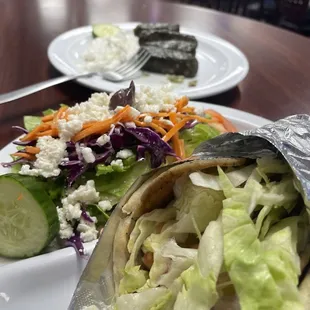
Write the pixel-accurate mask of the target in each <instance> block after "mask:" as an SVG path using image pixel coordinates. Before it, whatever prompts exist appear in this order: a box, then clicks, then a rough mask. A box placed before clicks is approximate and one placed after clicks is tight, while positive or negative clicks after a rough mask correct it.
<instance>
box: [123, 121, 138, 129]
mask: <svg viewBox="0 0 310 310" xmlns="http://www.w3.org/2000/svg"><path fill="white" fill-rule="evenodd" d="M125 126H126V127H127V128H136V127H137V126H136V124H135V123H134V122H127V123H125Z"/></svg>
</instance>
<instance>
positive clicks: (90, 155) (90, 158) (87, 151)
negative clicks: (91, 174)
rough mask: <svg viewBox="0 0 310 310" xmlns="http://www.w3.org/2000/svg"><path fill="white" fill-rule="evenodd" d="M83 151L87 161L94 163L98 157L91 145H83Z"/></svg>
mask: <svg viewBox="0 0 310 310" xmlns="http://www.w3.org/2000/svg"><path fill="white" fill-rule="evenodd" d="M81 152H82V155H83V158H84V160H85V161H86V162H87V163H93V162H95V160H96V157H95V155H94V153H93V151H92V149H91V148H90V147H81Z"/></svg>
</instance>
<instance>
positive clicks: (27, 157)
mask: <svg viewBox="0 0 310 310" xmlns="http://www.w3.org/2000/svg"><path fill="white" fill-rule="evenodd" d="M11 155H12V156H17V157H23V158H26V159H29V160H36V157H35V156H34V155H33V154H28V153H19V152H17V153H13V154H11Z"/></svg>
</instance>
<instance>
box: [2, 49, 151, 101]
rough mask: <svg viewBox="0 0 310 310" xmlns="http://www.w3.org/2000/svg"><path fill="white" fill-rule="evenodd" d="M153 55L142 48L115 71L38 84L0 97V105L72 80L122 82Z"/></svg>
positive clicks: (63, 77)
mask: <svg viewBox="0 0 310 310" xmlns="http://www.w3.org/2000/svg"><path fill="white" fill-rule="evenodd" d="M150 57H151V55H150V54H149V52H148V51H147V50H145V49H143V48H140V49H139V51H138V52H137V54H135V55H134V56H133V57H132V58H130V59H129V60H128V61H127V62H125V63H123V64H122V65H120V66H118V67H117V68H115V69H113V71H107V72H90V73H82V74H74V75H66V76H61V77H58V78H55V79H51V80H47V81H44V82H40V83H37V84H33V85H30V86H27V87H24V88H20V89H18V90H14V91H12V92H9V93H6V94H2V95H0V104H2V103H6V102H10V101H13V100H16V99H19V98H22V97H25V96H28V95H31V94H33V93H36V92H38V91H40V90H43V89H46V88H49V87H51V86H55V85H58V84H61V83H65V82H68V81H71V80H75V79H78V78H83V77H91V76H94V75H99V76H101V77H102V78H103V79H105V80H108V81H112V82H121V81H125V80H128V79H130V78H131V77H132V76H133V75H134V74H135V73H136V72H137V71H139V70H140V69H141V68H142V67H143V66H144V65H145V64H146V62H147V61H148V60H149V59H150Z"/></svg>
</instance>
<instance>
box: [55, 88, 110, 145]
mask: <svg viewBox="0 0 310 310" xmlns="http://www.w3.org/2000/svg"><path fill="white" fill-rule="evenodd" d="M109 103H110V97H109V95H108V94H106V93H94V94H92V96H91V97H90V98H89V99H88V100H87V101H85V102H81V103H77V104H76V105H75V106H73V107H72V108H69V109H68V110H67V111H66V112H67V114H68V120H65V119H60V120H58V122H57V126H58V131H59V137H60V138H62V139H64V140H65V141H69V140H70V139H71V138H72V137H73V136H74V135H75V134H76V133H78V132H79V131H80V130H81V129H82V127H83V124H84V123H86V122H90V121H102V120H105V119H107V118H109V117H111V116H112V112H111V111H110V110H109Z"/></svg>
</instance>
